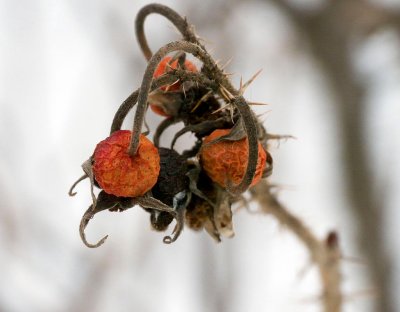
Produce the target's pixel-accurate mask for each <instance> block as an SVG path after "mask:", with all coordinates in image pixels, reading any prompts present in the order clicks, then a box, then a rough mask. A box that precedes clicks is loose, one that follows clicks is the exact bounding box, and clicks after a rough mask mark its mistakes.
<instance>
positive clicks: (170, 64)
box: [150, 56, 197, 117]
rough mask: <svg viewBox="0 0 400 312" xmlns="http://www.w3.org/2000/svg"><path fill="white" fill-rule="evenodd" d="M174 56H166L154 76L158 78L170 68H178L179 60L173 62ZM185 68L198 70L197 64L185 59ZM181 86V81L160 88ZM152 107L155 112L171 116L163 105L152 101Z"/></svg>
mask: <svg viewBox="0 0 400 312" xmlns="http://www.w3.org/2000/svg"><path fill="white" fill-rule="evenodd" d="M171 60H172V57H170V56H166V57H164V58H163V59H162V60H161V62H160V63H159V64H158V66H157V68H156V70H155V72H154V74H153V77H154V78H158V77H160V76H162V75H163V74H165V73H167V72H168V70H170V69H176V68H177V67H178V60H175V61H173V62H171ZM184 67H185V68H184V69H186V70H188V71H191V72H197V68H196V66H195V65H194V64H193V63H192V62H191V61H189V60H185V63H184ZM180 87H181V84H180V82H179V81H177V82H175V83H173V84H171V85H168V86H162V87H161V88H160V89H161V90H163V91H179V90H180ZM150 108H151V110H152V111H153V112H155V113H156V114H158V115H161V116H164V117H169V114H167V113H166V112H164V110H163V109H162V107H160V106H158V105H155V104H152V103H150Z"/></svg>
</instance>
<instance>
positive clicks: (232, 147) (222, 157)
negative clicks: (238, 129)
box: [200, 129, 267, 188]
mask: <svg viewBox="0 0 400 312" xmlns="http://www.w3.org/2000/svg"><path fill="white" fill-rule="evenodd" d="M230 131H231V130H230V129H217V130H214V131H213V132H212V133H211V134H210V135H209V136H207V137H205V138H204V141H203V144H204V146H203V147H202V149H201V152H200V162H201V165H202V167H203V169H204V171H205V172H206V173H207V175H208V176H209V177H210V178H211V180H213V181H214V182H216V183H218V184H219V185H220V186H222V187H224V188H226V187H227V186H228V185H227V183H228V181H230V182H231V183H233V184H235V185H238V184H239V183H240V182H241V181H242V179H243V176H244V174H245V172H246V168H247V163H248V156H249V147H248V143H247V138H244V139H242V140H239V141H220V142H217V143H214V144H211V145H206V144H207V143H209V142H211V141H213V140H215V139H218V138H219V137H221V136H224V135H227V134H229V132H230ZM266 158H267V155H266V152H265V150H264V149H263V147H262V146H261V144H260V143H258V160H257V168H256V172H255V175H254V178H253V181H252V182H251V186H253V185H255V184H257V183H258V182H259V181H260V179H261V177H262V175H263V170H264V168H265V162H266Z"/></svg>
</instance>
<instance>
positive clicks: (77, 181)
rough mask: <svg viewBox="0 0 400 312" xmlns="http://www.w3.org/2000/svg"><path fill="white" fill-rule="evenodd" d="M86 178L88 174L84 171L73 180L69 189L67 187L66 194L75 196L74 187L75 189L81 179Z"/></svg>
mask: <svg viewBox="0 0 400 312" xmlns="http://www.w3.org/2000/svg"><path fill="white" fill-rule="evenodd" d="M87 178H88V176H87V174H86V173H85V174H84V175H83V176H81V177H80V178H79V179H78V180H76V181H75V182H74V184H72V186H71V187H70V189H69V191H68V195H69V196H71V197H72V196H75V195H76V193H77V192H74V189H75V187H76V186H77V185H78V184H79V183H80V182H81V181H83V180H85V179H87Z"/></svg>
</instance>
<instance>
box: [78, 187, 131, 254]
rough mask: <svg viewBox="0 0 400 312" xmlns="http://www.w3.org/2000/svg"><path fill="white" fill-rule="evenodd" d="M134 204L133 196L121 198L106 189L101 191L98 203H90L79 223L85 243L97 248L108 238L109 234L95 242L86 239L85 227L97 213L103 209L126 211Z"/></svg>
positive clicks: (80, 232)
mask: <svg viewBox="0 0 400 312" xmlns="http://www.w3.org/2000/svg"><path fill="white" fill-rule="evenodd" d="M134 204H135V202H134V200H133V199H131V198H120V197H117V196H114V195H110V194H107V193H106V192H104V191H101V192H100V193H99V195H98V197H97V200H96V204H95V205H90V207H89V209H88V210H86V212H85V213H84V215H83V216H82V219H81V223H80V225H79V234H80V236H81V239H82V241H83V243H84V244H85V245H86V246H87V247H89V248H97V247H100V246H101V245H103V244H104V242H105V241H106V240H107V238H108V235H106V236H104V237H103V238H102V239H100V240H99V241H98V242H97V243H95V244H92V243H89V242H88V241H87V239H86V235H85V229H86V227H87V225H88V224H89V221H90V220H91V219H92V218H93V217H94V216H95V215H96V214H97V213H99V212H101V211H103V210H110V211H124V210H126V209H129V208H131V207H133V206H134Z"/></svg>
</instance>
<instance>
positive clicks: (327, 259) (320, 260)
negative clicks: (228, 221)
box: [250, 181, 343, 312]
mask: <svg viewBox="0 0 400 312" xmlns="http://www.w3.org/2000/svg"><path fill="white" fill-rule="evenodd" d="M270 189H271V187H270V186H269V185H268V184H267V182H265V181H261V182H260V183H258V184H257V185H255V186H254V187H252V188H251V189H250V191H251V193H252V195H253V196H254V198H255V199H256V200H258V202H259V203H260V207H261V209H262V212H264V213H267V214H271V215H273V216H274V217H275V218H276V219H277V220H278V221H279V222H280V223H281V224H282V225H284V226H286V227H287V228H288V229H289V230H291V231H292V232H293V233H294V234H295V235H296V236H297V237H298V238H299V239H300V240H301V241H302V242H303V243H304V245H305V246H306V248H307V249H308V251H309V253H310V255H311V259H312V261H313V262H314V263H315V264H316V265H317V267H318V270H319V274H320V277H321V282H322V288H323V292H322V296H321V297H322V302H323V305H324V311H325V312H339V311H341V307H342V303H343V296H342V293H341V290H340V283H341V279H342V278H341V274H340V265H339V262H340V249H339V246H338V241H337V237H336V234H334V233H333V234H332V233H330V234H329V235H328V237H327V239H326V240H322V241H321V240H319V239H317V238H316V237H315V235H314V234H313V233H312V232H311V231H310V229H309V228H308V227H307V226H305V225H304V224H303V223H302V222H301V220H300V219H298V218H297V217H296V216H294V215H292V214H291V213H290V212H289V211H288V210H287V209H286V208H285V207H284V206H283V205H282V204H281V203H280V202H279V201H278V199H277V198H276V197H275V196H274V195H273V194H272V193H271V190H270ZM332 237H334V239H332Z"/></svg>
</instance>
